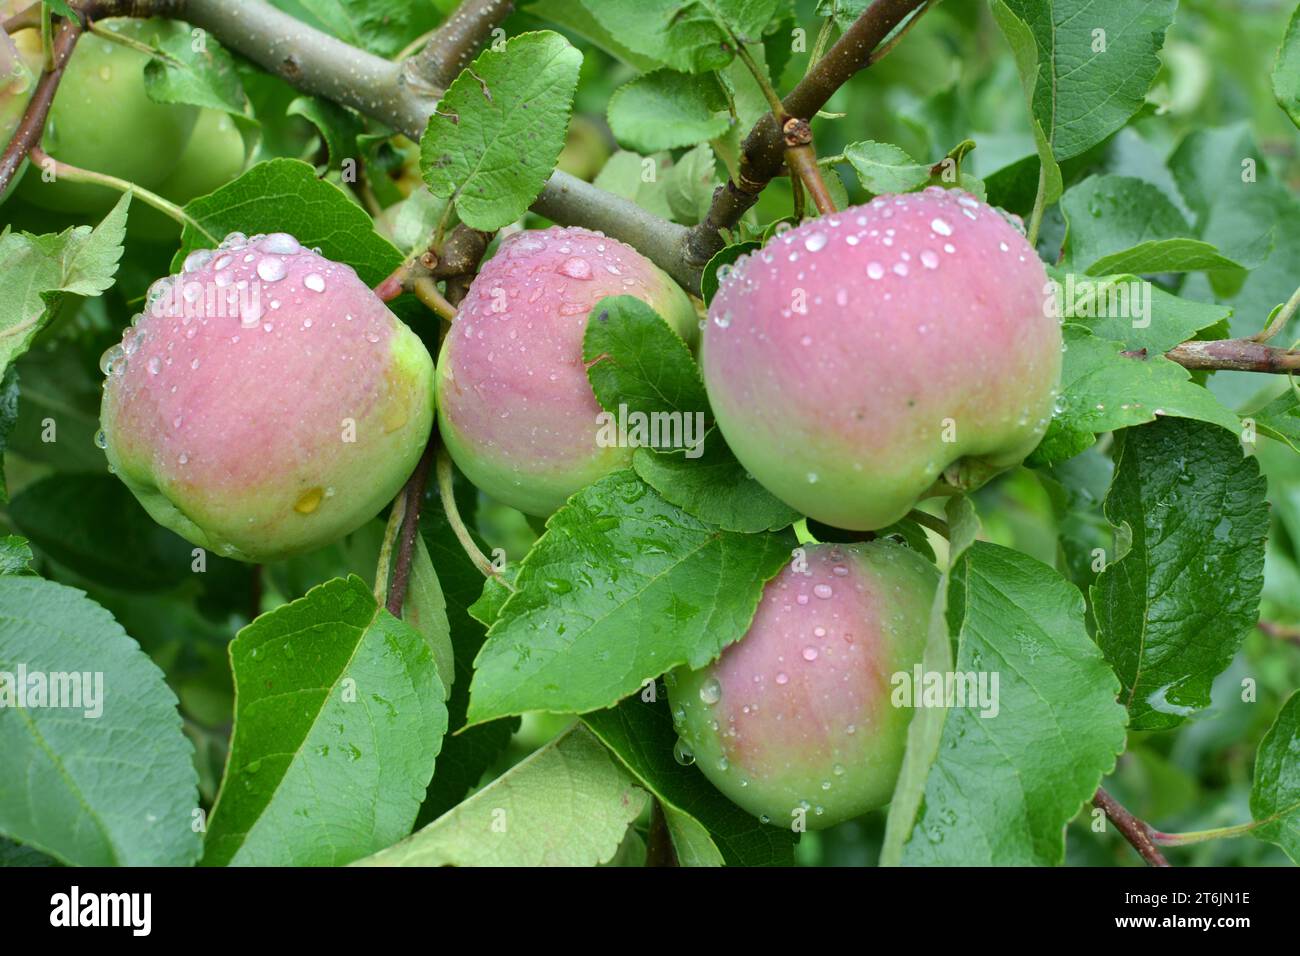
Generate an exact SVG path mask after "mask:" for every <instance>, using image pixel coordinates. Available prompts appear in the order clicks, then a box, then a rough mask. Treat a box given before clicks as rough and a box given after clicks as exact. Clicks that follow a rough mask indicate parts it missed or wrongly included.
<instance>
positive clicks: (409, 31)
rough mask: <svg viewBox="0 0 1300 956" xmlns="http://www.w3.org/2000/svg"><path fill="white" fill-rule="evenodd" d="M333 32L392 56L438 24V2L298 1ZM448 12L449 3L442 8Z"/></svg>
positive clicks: (392, 0) (369, 48)
mask: <svg viewBox="0 0 1300 956" xmlns="http://www.w3.org/2000/svg"><path fill="white" fill-rule="evenodd" d="M297 2H298V3H300V4H302V6H303V7H304V8H306V9H307V10H308V11H310V12H311V14H312V15H313V16H315V17H316V18H317V19H318V20H320V22H321V24H322V26H324V27H325V29H326V30H328V31H329V32H330V33H332V34H333V35H334V36H336V37H338V38H339V39H340V40H344V41H346V42H347V43H350V44H352V46H359V47H362V48H363V49H366V50H369V51H370V52H371V53H375V54H378V55H379V56H382V57H392V56H394V55H395V54H396V53H398V52H399V51H401V50H402V49H403V48H404V47H405V46H406V45H407V43H409V42H410V41H411V39H412V38H414V37H418V36H421V35H423V34H425V33H427V32H428V31H430V30H432V29H433V28H434V27H435V26H437V25H438V19H439V10H438V8H437V6H438V5H436V4H433V3H412V2H411V0H297ZM442 9H443V11H446V9H447V8H446V6H445V5H444V6H443V7H442Z"/></svg>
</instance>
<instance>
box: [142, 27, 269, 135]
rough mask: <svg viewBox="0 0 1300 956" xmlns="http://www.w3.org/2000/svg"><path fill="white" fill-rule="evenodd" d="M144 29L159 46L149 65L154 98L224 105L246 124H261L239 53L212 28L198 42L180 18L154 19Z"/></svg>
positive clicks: (147, 84)
mask: <svg viewBox="0 0 1300 956" xmlns="http://www.w3.org/2000/svg"><path fill="white" fill-rule="evenodd" d="M142 29H143V30H145V31H148V32H149V33H150V34H151V36H150V37H149V38H148V39H149V40H152V45H153V46H154V48H155V49H157V50H159V51H160V55H159V56H158V57H155V58H154V59H152V60H150V61H149V62H148V63H146V64H145V67H144V88H145V91H146V92H147V93H148V94H149V98H150V99H152V100H154V101H156V102H158V103H184V104H188V105H191V106H203V107H208V108H210V109H215V110H221V111H222V112H225V113H229V114H230V116H231V117H232V118H233V119H234V120H235V122H236V123H238V124H239V125H240V126H241V127H244V128H246V129H247V128H254V127H256V126H257V125H258V123H257V121H256V120H255V119H253V117H252V115H251V112H252V110H251V108H250V106H249V103H248V97H247V96H246V95H245V93H244V86H243V84H242V83H241V82H240V79H239V73H238V71H237V70H236V69H235V60H234V58H233V57H232V56H231V55H230V54H229V53H227V52H226V50H225V49H224V48H223V47H222V46H221V45H220V44H218V43H217V42H216V40H214V39H213V38H212V36H211V34H208V35H207V36H205V37H204V39H203V43H202V44H201V45H199V44H195V42H194V38H193V37H192V36H191V35H190V29H189V27H188V26H186V25H185V24H183V23H178V22H176V21H163V20H150V21H148V22H147V23H146V24H145V25H144V27H142ZM146 42H148V41H146Z"/></svg>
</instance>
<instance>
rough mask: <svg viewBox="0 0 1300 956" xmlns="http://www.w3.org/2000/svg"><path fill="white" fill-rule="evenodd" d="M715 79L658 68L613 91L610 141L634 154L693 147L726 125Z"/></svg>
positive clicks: (722, 98) (723, 100)
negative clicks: (634, 152)
mask: <svg viewBox="0 0 1300 956" xmlns="http://www.w3.org/2000/svg"><path fill="white" fill-rule="evenodd" d="M726 109H727V98H726V96H725V95H724V94H723V91H722V87H721V86H719V84H718V79H717V75H716V74H714V73H706V74H703V75H701V76H691V75H689V74H686V73H677V72H675V71H673V70H659V71H656V72H654V73H649V74H647V75H645V76H638V77H637V78H636V79H634V80H632V81H631V82H630V83H627V84H625V85H623V86H621V87H619V88H618V89H617V90H616V91H615V92H614V95H613V96H611V97H610V99H609V114H608V115H609V128H610V129H611V130H613V132H614V138H615V139H616V140H618V142H619V143H620V144H621V145H623V146H626V147H627V148H628V149H634V150H636V151H637V152H640V153H654V152H658V151H659V150H661V149H677V148H678V147H680V146H694V145H696V144H698V143H702V142H704V141H705V140H710V139H713V138H714V137H715V136H721V135H722V134H723V133H725V132H726V131H727V129H728V128H729V127H730V125H731V120H730V118H729V117H728V116H727V114H726Z"/></svg>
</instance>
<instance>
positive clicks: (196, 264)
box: [182, 249, 215, 272]
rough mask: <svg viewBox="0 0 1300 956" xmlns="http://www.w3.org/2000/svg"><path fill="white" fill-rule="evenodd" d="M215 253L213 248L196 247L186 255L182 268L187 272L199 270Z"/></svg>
mask: <svg viewBox="0 0 1300 956" xmlns="http://www.w3.org/2000/svg"><path fill="white" fill-rule="evenodd" d="M213 255H215V253H214V252H213V251H212V250H211V249H195V250H194V251H193V252H191V253H190V254H189V255H188V256H186V257H185V263H184V265H183V266H182V268H183V269H184V270H185V271H186V272H197V271H198V270H200V269H202V268H203V267H204V266H206V265H207V264H208V263H209V262H210V261H212V257H213Z"/></svg>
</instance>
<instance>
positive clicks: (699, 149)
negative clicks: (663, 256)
mask: <svg viewBox="0 0 1300 956" xmlns="http://www.w3.org/2000/svg"><path fill="white" fill-rule="evenodd" d="M663 179H664V195H665V196H666V197H667V199H668V208H669V209H671V210H672V218H673V219H674V220H675V221H677V222H680V223H681V224H682V225H684V226H693V225H695V224H696V223H698V222H699V221H700V220H702V219H703V218H704V216H705V215H706V214H707V213H708V211H709V206H710V205H712V203H713V190H714V189H715V188H716V187H717V185H718V183H717V173H716V172H715V167H714V162H713V150H712V149H711V148H710V147H709V144H708V143H702V144H700V145H699V146H696V147H695V148H694V149H693V150H691V151H690V152H689V153H687V154H686V155H684V156H682V157H681V158H680V159H679V160H677V162H675V163H673V165H672V166H670V167H669V168H668V169H666V170H664V173H663Z"/></svg>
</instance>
